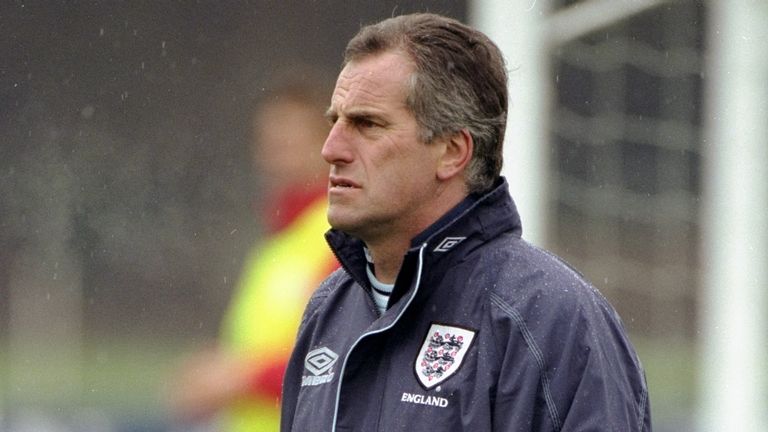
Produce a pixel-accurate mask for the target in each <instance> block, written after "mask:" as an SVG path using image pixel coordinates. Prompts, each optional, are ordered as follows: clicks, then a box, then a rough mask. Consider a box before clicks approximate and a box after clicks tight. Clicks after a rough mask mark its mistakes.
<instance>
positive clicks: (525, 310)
mask: <svg viewBox="0 0 768 432" xmlns="http://www.w3.org/2000/svg"><path fill="white" fill-rule="evenodd" d="M520 234H521V226H520V218H519V216H518V213H517V210H516V208H515V205H514V203H513V201H512V198H511V197H510V196H509V191H508V187H507V184H506V182H505V181H502V180H500V181H499V183H498V186H497V187H496V188H495V189H493V190H491V191H490V192H488V193H487V194H485V195H482V196H476V197H472V198H471V199H467V200H466V201H465V202H463V203H462V204H460V205H459V206H458V207H457V208H456V209H454V210H452V211H451V212H449V213H448V214H447V215H446V216H444V217H443V218H442V219H441V220H439V221H437V222H436V223H435V224H434V225H433V226H432V227H430V228H429V229H427V230H426V231H425V232H424V233H422V234H421V235H420V236H418V237H417V238H416V239H414V241H413V243H412V248H411V249H410V250H409V251H408V253H407V254H406V256H405V259H404V263H403V267H402V269H401V271H400V274H399V276H398V278H397V281H396V283H395V288H394V291H393V293H392V296H391V298H390V302H389V308H388V309H387V311H386V312H385V313H384V314H382V315H379V314H378V312H377V310H376V307H375V305H374V302H373V300H372V297H371V294H370V286H369V282H368V279H367V277H366V273H365V265H366V259H365V255H364V249H363V247H364V245H363V244H362V243H361V242H360V241H359V240H357V239H354V238H352V237H349V236H347V235H345V234H344V233H341V232H337V231H334V230H331V231H329V233H328V234H327V238H328V241H329V244H330V245H331V247H332V248H333V250H334V251H335V253H336V255H337V257H338V258H339V260H340V262H341V263H342V268H341V269H339V270H338V271H336V272H335V273H333V274H332V275H331V276H330V277H329V278H328V279H327V280H326V281H325V282H323V284H322V285H321V286H320V288H319V289H318V290H317V291H316V292H315V294H314V296H313V297H312V298H311V300H310V301H309V304H308V305H307V308H306V311H305V314H304V318H303V321H302V324H301V327H300V330H299V334H298V337H297V340H296V346H295V348H294V352H293V354H292V357H291V360H290V362H289V365H288V369H287V372H286V376H285V381H284V388H283V407H282V424H281V431H282V432H290V431H293V432H311V431H366V432H369V431H387V432H394V431H408V432H422V431H441V432H452V431H472V432H483V431H617V432H619V431H620V432H629V431H650V430H651V426H650V409H649V401H648V391H647V387H646V384H645V378H644V374H643V371H642V369H641V366H640V363H639V361H638V359H637V356H636V354H635V352H634V350H633V348H632V346H631V344H630V342H629V340H628V339H627V336H626V334H625V330H624V328H623V325H622V323H621V320H620V319H619V317H618V316H617V314H616V312H615V311H614V309H613V308H612V307H611V306H610V305H609V304H608V302H607V301H606V299H605V298H604V297H603V296H602V295H601V294H600V293H599V292H598V291H597V290H596V289H595V288H594V287H592V286H591V285H590V284H589V283H587V282H586V281H585V280H584V279H583V278H582V277H581V276H580V275H579V274H578V273H577V272H575V271H574V270H573V269H572V268H570V267H569V266H568V265H566V264H565V263H563V261H562V260H560V259H559V258H557V257H555V256H554V255H552V254H551V253H548V252H546V251H543V250H541V249H538V248H536V247H534V246H532V245H530V244H528V243H526V242H525V241H524V240H522V239H521V238H520Z"/></svg>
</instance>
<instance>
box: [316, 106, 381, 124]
mask: <svg viewBox="0 0 768 432" xmlns="http://www.w3.org/2000/svg"><path fill="white" fill-rule="evenodd" d="M324 116H325V118H326V119H328V120H338V118H339V114H338V112H337V111H336V109H335V108H334V107H332V106H331V107H328V109H327V110H326V111H325V114H324ZM345 117H347V118H348V119H350V120H360V119H368V120H376V121H384V117H382V116H381V114H379V113H376V112H373V111H370V110H368V109H365V108H359V109H352V110H351V111H350V112H348V113H347V114H346V115H345Z"/></svg>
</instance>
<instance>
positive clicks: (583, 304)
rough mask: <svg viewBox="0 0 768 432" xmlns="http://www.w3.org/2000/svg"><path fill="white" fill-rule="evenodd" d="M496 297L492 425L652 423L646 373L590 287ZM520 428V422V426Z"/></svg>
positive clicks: (604, 427) (622, 427)
mask: <svg viewBox="0 0 768 432" xmlns="http://www.w3.org/2000/svg"><path fill="white" fill-rule="evenodd" d="M570 288H571V289H564V290H562V291H560V292H552V291H551V290H550V291H549V292H548V294H543V293H541V292H539V293H538V294H537V295H535V296H531V297H530V298H529V299H526V300H524V301H521V302H519V303H518V302H515V304H514V305H512V304H510V303H509V302H505V301H504V300H502V299H501V298H499V297H496V298H495V299H493V300H492V302H493V303H494V306H495V310H496V311H495V312H496V313H497V314H498V315H497V320H498V321H497V322H499V323H500V325H497V326H496V329H495V332H496V338H497V341H498V342H499V344H500V345H499V347H500V349H499V355H500V356H501V358H502V361H501V363H500V372H499V381H498V387H497V394H496V397H495V406H494V413H495V414H494V416H495V418H494V430H499V431H505V430H554V431H563V432H566V431H574V432H575V431H622V432H625V431H639V432H646V431H650V430H651V425H650V409H649V402H648V391H647V387H646V384H645V377H644V374H643V371H642V368H641V366H640V363H639V361H638V359H637V356H636V354H635V353H634V350H633V348H632V346H631V344H630V343H629V341H628V339H627V336H626V334H625V331H624V329H623V326H622V324H621V321H620V320H619V318H618V316H617V315H616V313H615V312H614V310H613V309H612V307H611V306H610V305H609V304H608V303H607V301H605V299H604V298H603V297H602V296H601V295H600V294H599V293H597V292H596V291H595V290H594V289H593V288H591V287H590V286H585V285H582V284H576V285H575V286H571V287H570ZM521 428H522V429H521Z"/></svg>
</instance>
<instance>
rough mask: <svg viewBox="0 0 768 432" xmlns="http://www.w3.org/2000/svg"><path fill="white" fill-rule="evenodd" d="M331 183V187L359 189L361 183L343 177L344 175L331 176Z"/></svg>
mask: <svg viewBox="0 0 768 432" xmlns="http://www.w3.org/2000/svg"><path fill="white" fill-rule="evenodd" d="M329 185H330V188H331V189H336V188H339V189H358V188H360V185H358V184H357V183H355V182H353V181H352V180H349V179H345V178H342V177H336V176H331V177H330V178H329Z"/></svg>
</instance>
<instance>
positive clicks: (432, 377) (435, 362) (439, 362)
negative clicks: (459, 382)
mask: <svg viewBox="0 0 768 432" xmlns="http://www.w3.org/2000/svg"><path fill="white" fill-rule="evenodd" d="M474 338H475V331H474V330H469V329H466V328H462V327H456V326H451V325H445V324H436V323H433V324H432V325H431V326H430V327H429V331H427V335H426V336H425V337H424V343H422V344H421V349H420V350H419V354H418V355H417V356H416V363H415V365H414V367H415V372H416V377H417V378H418V379H419V382H420V383H421V385H422V386H424V388H426V389H430V388H432V387H434V386H436V385H438V384H440V383H441V382H443V381H445V380H446V379H448V378H449V377H450V376H451V375H453V374H455V373H456V371H458V370H459V367H460V366H461V363H462V361H463V360H464V356H465V355H466V354H467V352H468V351H469V347H470V346H471V345H472V340H473V339H474Z"/></svg>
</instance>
